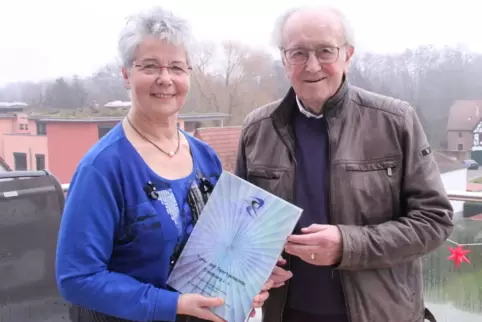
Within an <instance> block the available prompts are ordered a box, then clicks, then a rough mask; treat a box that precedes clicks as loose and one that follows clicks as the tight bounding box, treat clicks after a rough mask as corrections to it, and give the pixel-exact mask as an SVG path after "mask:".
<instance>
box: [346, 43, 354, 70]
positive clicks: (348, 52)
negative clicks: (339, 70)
mask: <svg viewBox="0 0 482 322" xmlns="http://www.w3.org/2000/svg"><path fill="white" fill-rule="evenodd" d="M354 53H355V48H354V47H352V46H346V47H345V55H346V56H345V68H344V71H345V74H346V73H348V70H349V69H350V62H351V58H352V57H353V54H354Z"/></svg>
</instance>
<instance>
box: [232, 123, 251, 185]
mask: <svg viewBox="0 0 482 322" xmlns="http://www.w3.org/2000/svg"><path fill="white" fill-rule="evenodd" d="M245 136H246V127H245V126H243V128H242V130H241V135H240V136H239V143H238V153H237V155H236V165H235V168H234V174H235V175H236V176H238V177H240V178H241V179H244V180H248V174H247V169H246V155H245Z"/></svg>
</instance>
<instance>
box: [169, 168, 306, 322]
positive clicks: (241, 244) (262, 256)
mask: <svg viewBox="0 0 482 322" xmlns="http://www.w3.org/2000/svg"><path fill="white" fill-rule="evenodd" d="M301 212H302V209H300V208H298V207H296V206H294V205H292V204H290V203H289V202H287V201H285V200H283V199H281V198H278V197H276V196H274V195H273V194H270V193H268V192H267V191H264V190H262V189H260V188H258V187H257V186H255V185H253V184H251V183H249V182H247V181H245V180H243V179H241V178H239V177H237V176H235V175H233V174H231V173H229V172H226V171H224V172H223V173H222V175H221V177H220V178H219V181H218V183H217V184H216V186H215V188H214V190H213V192H212V194H211V196H210V198H209V200H208V202H207V203H206V206H205V207H204V210H203V212H202V214H201V216H200V217H199V220H198V222H197V224H196V226H195V227H194V229H193V231H192V233H191V236H190V237H189V240H188V241H187V243H186V245H185V247H184V249H183V251H182V253H181V255H180V257H179V259H178V260H177V262H176V264H175V266H174V268H173V270H172V272H171V274H170V276H169V278H168V281H167V284H168V285H169V286H171V287H172V288H173V289H175V290H177V291H178V292H180V293H198V294H203V295H205V296H212V297H221V298H223V299H224V305H223V306H220V307H217V308H214V309H213V312H214V313H215V314H217V315H218V316H220V317H222V318H223V319H224V320H226V321H228V322H245V321H247V320H248V318H249V314H250V312H251V309H252V302H253V299H254V297H255V296H256V295H257V294H259V292H260V291H261V289H262V287H263V285H264V283H265V282H266V281H267V280H268V278H269V276H270V275H271V272H272V270H273V268H274V266H275V265H276V262H277V260H278V258H279V256H280V254H281V252H282V250H283V247H284V244H285V242H286V239H287V237H288V236H289V235H290V234H291V233H292V232H293V229H294V228H295V225H296V223H297V222H298V219H299V217H300V215H301Z"/></svg>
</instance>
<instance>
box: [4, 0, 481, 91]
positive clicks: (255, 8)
mask: <svg viewBox="0 0 482 322" xmlns="http://www.w3.org/2000/svg"><path fill="white" fill-rule="evenodd" d="M302 4H329V5H335V6H337V7H338V8H340V9H341V10H343V11H344V12H345V14H346V15H347V17H348V18H349V20H350V21H351V23H352V25H353V26H354V29H355V35H356V39H357V48H356V51H357V52H363V51H374V52H400V51H403V50H404V49H405V48H410V47H416V46H419V45H422V44H435V45H437V46H443V45H455V44H457V43H463V44H466V45H467V46H468V47H469V48H470V49H471V50H475V51H480V52H482V38H481V37H480V35H479V31H480V30H482V19H480V12H481V10H480V9H481V8H482V2H480V1H477V0H460V1H456V2H455V1H449V0H446V1H440V0H439V1H434V0H423V1H415V0H403V1H395V0H385V1H382V0H363V1H362V0H325V1H324V0H243V1H235V0H230V1H226V0H224V1H222V0H200V1H198V0H175V1H174V0H173V1H169V2H167V1H161V0H158V1H152V0H134V1H129V0H126V1H122V0H82V1H79V0H75V1H72V0H63V1H55V0H43V1H39V0H6V1H0V85H2V84H5V83H7V82H15V81H28V80H30V81H38V80H42V79H48V78H54V77H59V76H70V75H73V74H78V75H81V76H88V75H90V74H92V73H93V72H94V71H95V70H97V69H98V68H100V67H102V66H103V65H104V64H106V63H108V62H111V61H113V60H115V59H116V57H117V52H116V43H117V36H118V33H119V31H120V29H121V27H122V25H123V23H124V22H125V20H124V18H125V17H126V16H127V15H129V14H132V13H135V12H136V11H139V10H141V9H143V8H146V7H149V6H151V5H161V6H165V7H166V8H168V9H171V10H173V11H174V12H175V13H177V14H178V15H180V16H183V17H184V18H186V19H188V20H189V21H190V23H191V25H192V27H193V31H194V33H195V35H196V37H197V39H198V40H201V41H203V40H209V41H222V40H228V39H232V40H237V41H242V42H244V43H247V44H249V45H251V46H259V47H264V48H266V49H268V50H269V49H270V47H269V40H270V33H271V31H272V28H273V23H274V21H275V19H276V17H277V16H278V15H280V14H281V13H282V12H283V11H284V10H286V9H287V8H290V7H293V6H297V5H302ZM455 4H456V5H455Z"/></svg>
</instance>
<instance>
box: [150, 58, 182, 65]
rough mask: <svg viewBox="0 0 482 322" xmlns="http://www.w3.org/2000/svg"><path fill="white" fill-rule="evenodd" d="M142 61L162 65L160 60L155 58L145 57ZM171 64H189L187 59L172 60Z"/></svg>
mask: <svg viewBox="0 0 482 322" xmlns="http://www.w3.org/2000/svg"><path fill="white" fill-rule="evenodd" d="M141 63H156V64H159V65H162V64H160V63H159V61H158V60H157V59H155V58H146V59H143V60H141ZM169 64H186V65H188V63H187V62H185V61H181V60H173V61H171V62H169Z"/></svg>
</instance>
